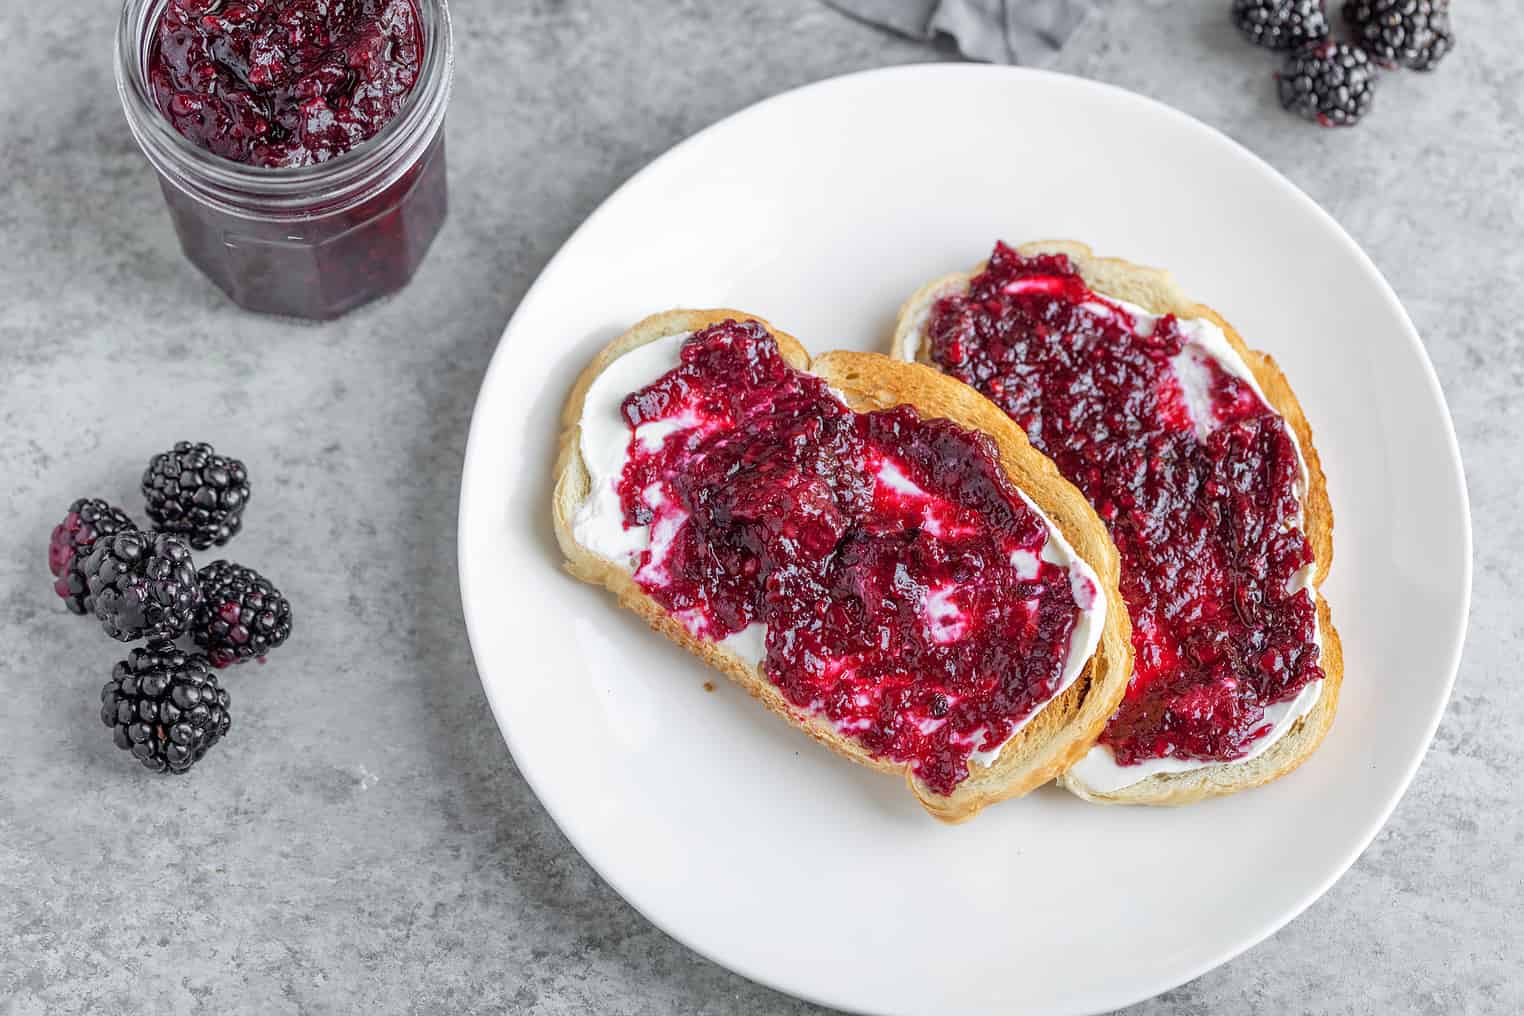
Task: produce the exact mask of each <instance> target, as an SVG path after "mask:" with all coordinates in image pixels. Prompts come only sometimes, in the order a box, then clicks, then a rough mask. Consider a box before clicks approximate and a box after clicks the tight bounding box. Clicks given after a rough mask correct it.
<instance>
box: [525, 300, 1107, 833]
mask: <svg viewBox="0 0 1524 1016" xmlns="http://www.w3.org/2000/svg"><path fill="white" fill-rule="evenodd" d="M727 319H736V320H754V321H757V322H759V323H760V324H762V325H763V326H764V327H766V328H767V329H768V331H769V332H770V333H771V334H772V335H773V337H774V338H775V339H776V340H777V342H778V348H779V350H780V351H781V352H782V355H783V358H784V359H785V360H786V361H787V362H788V363H789V364H790V365H791V366H793V367H796V368H798V369H800V370H807V371H809V372H811V373H813V374H815V375H818V376H819V377H822V378H824V379H825V380H826V381H827V382H828V383H829V384H830V385H831V386H832V387H833V388H835V389H836V390H837V391H839V392H841V393H842V394H843V395H844V396H845V398H846V400H847V402H848V403H849V404H850V405H851V407H852V408H853V409H855V410H858V411H860V412H862V411H869V410H874V409H882V408H888V407H890V406H895V405H899V404H902V403H908V404H910V405H912V406H914V407H915V408H916V409H917V410H918V411H919V412H920V413H921V415H922V416H923V417H928V418H930V417H945V418H947V419H949V420H952V421H954V422H956V423H958V424H960V425H962V426H964V427H966V428H969V429H973V430H981V431H984V432H985V433H986V434H988V435H989V436H990V437H991V438H992V439H993V440H994V442H995V445H996V447H997V448H998V450H999V453H1000V462H1001V465H1002V466H1003V467H1004V468H1005V470H1006V472H1007V474H1008V475H1009V476H1010V478H1011V480H1012V481H1013V482H1014V483H1015V484H1016V486H1017V487H1019V488H1020V489H1021V490H1022V491H1023V492H1024V493H1025V494H1026V495H1027V496H1028V497H1029V498H1031V500H1032V502H1033V503H1034V504H1036V505H1037V506H1038V507H1039V508H1040V509H1041V510H1042V511H1043V512H1045V513H1046V514H1047V516H1048V518H1049V519H1051V520H1052V521H1053V524H1054V525H1055V526H1057V527H1058V529H1059V531H1060V532H1061V533H1062V534H1063V536H1064V537H1065V539H1067V540H1068V541H1069V543H1070V545H1071V546H1072V547H1073V548H1074V550H1075V553H1076V554H1078V555H1079V557H1080V558H1081V559H1082V560H1084V561H1085V562H1086V563H1087V564H1088V565H1089V566H1090V567H1091V568H1092V569H1093V570H1094V572H1095V573H1096V575H1097V577H1098V578H1099V580H1100V583H1101V592H1102V593H1103V594H1104V596H1105V597H1106V604H1107V610H1106V615H1105V621H1104V624H1103V625H1102V631H1101V638H1100V643H1099V645H1098V647H1097V649H1096V651H1095V654H1094V655H1093V656H1092V657H1091V659H1090V662H1089V663H1088V664H1087V666H1086V667H1085V669H1084V670H1083V671H1082V672H1081V674H1080V676H1079V677H1078V678H1077V679H1076V680H1075V681H1074V683H1073V684H1072V685H1070V686H1069V687H1068V688H1067V689H1066V690H1065V691H1063V692H1062V693H1060V694H1059V695H1057V696H1055V697H1054V698H1053V699H1052V700H1050V701H1049V702H1048V703H1047V704H1046V705H1044V706H1043V707H1042V708H1041V709H1040V710H1039V712H1038V713H1037V714H1036V715H1035V716H1034V717H1032V719H1031V721H1030V722H1029V723H1027V725H1026V726H1025V727H1023V728H1022V729H1021V730H1020V731H1018V732H1017V734H1016V735H1015V736H1014V737H1012V738H1011V739H1010V740H1009V741H1008V742H1007V743H1006V744H1005V745H1004V747H1003V748H1002V749H1001V751H1000V753H999V755H998V756H997V757H996V758H995V759H994V760H993V761H992V763H991V764H990V765H988V766H981V765H979V764H977V763H971V764H970V774H969V776H968V777H967V778H966V779H965V780H963V782H962V783H960V784H959V785H958V786H957V787H956V788H955V790H954V791H953V793H951V794H949V795H941V794H938V793H936V792H934V791H933V790H931V788H929V787H927V786H926V785H925V784H923V783H922V782H921V781H920V780H919V779H917V778H916V777H915V775H914V773H913V772H912V771H911V769H910V766H909V765H908V764H905V763H897V762H894V761H891V760H889V759H885V758H878V757H874V756H873V755H870V754H869V753H868V752H867V751H866V750H864V749H863V747H862V746H861V745H859V744H858V743H857V742H856V741H855V740H852V739H850V738H848V737H844V736H843V735H842V734H840V733H839V732H838V731H837V730H836V728H835V727H834V726H833V725H832V724H831V723H830V721H829V720H827V719H826V718H824V717H822V716H819V715H814V714H808V713H805V712H803V711H801V710H800V709H798V708H796V707H794V706H793V705H792V704H791V703H790V702H789V701H788V700H787V699H786V698H785V697H784V696H783V694H782V693H781V692H780V691H779V690H778V689H777V687H776V686H775V685H774V684H773V683H772V682H771V681H769V680H768V679H767V676H766V675H765V674H764V673H763V669H762V666H761V665H757V666H752V665H750V664H749V663H747V662H746V661H744V660H743V659H741V658H740V657H738V656H736V655H735V654H734V653H731V652H729V651H728V650H726V649H725V648H723V647H722V646H720V645H718V644H717V643H714V642H711V641H708V640H706V639H702V638H699V637H696V636H694V635H693V634H692V633H690V632H689V631H688V629H687V628H685V627H684V626H683V625H682V624H681V623H680V622H679V621H678V620H677V619H676V618H675V617H673V616H672V615H671V614H669V613H668V612H667V611H666V610H665V609H664V608H663V607H661V605H659V604H658V603H657V602H656V601H655V600H653V599H652V598H651V597H649V596H648V595H647V594H646V593H645V592H644V591H643V590H642V589H641V588H640V587H639V586H638V585H637V584H636V582H635V580H634V579H633V577H632V576H631V575H630V573H629V572H627V571H625V570H624V569H623V568H622V567H620V566H619V565H618V564H616V563H615V562H613V561H611V560H610V559H608V558H606V557H603V556H601V555H599V554H597V553H594V552H593V551H591V550H589V549H588V548H587V547H585V546H583V545H581V544H579V543H578V542H577V539H576V536H575V534H574V530H573V520H574V519H575V517H576V514H577V510H578V508H579V506H580V505H581V504H582V503H583V502H584V501H585V500H586V499H587V497H588V496H589V483H590V480H589V476H588V472H587V468H586V464H585V463H584V461H583V458H582V452H581V429H582V428H581V420H582V415H583V404H584V402H585V400H586V398H587V393H588V389H589V388H590V387H591V386H592V383H593V380H594V379H595V378H596V377H597V376H598V375H599V374H600V373H601V372H602V371H603V370H605V369H606V368H607V367H608V366H609V364H611V363H612V362H613V361H614V360H615V359H617V358H618V357H620V356H622V355H624V354H625V353H627V352H629V351H630V350H633V349H636V348H638V347H640V346H642V345H645V344H646V343H648V342H653V341H655V340H657V339H660V338H662V337H664V336H669V335H676V334H681V333H684V332H694V331H698V330H700V329H702V328H705V327H707V326H708V325H711V324H715V323H718V322H720V321H724V320H727ZM651 380H655V379H654V378H652V379H651ZM562 422H563V424H564V427H565V429H564V430H563V432H562V434H561V446H560V455H559V457H558V458H557V461H556V467H555V468H556V482H555V493H554V506H553V508H554V516H555V530H556V537H557V539H558V540H559V541H560V543H561V549H562V551H563V552H564V553H565V555H566V569H567V570H568V571H569V572H571V573H572V574H573V575H574V576H576V577H577V578H579V579H582V580H583V581H584V582H590V583H592V584H594V585H600V586H603V587H604V588H606V589H608V590H609V591H610V592H612V593H614V595H615V596H617V597H618V598H619V602H620V603H621V604H623V605H624V606H626V607H628V608H629V609H631V610H633V611H635V612H636V613H637V614H639V615H640V616H641V617H642V618H644V619H645V621H646V622H647V623H648V624H649V625H650V626H651V627H652V628H654V629H656V630H657V631H658V632H660V633H662V634H663V635H665V636H667V637H668V638H669V639H671V640H672V641H674V642H676V643H677V644H678V645H681V646H682V647H683V648H685V649H687V650H688V651H689V652H691V653H693V654H694V655H695V656H697V657H699V658H700V659H701V660H703V661H704V662H705V663H707V664H709V665H710V666H711V667H714V668H715V669H716V670H719V671H722V672H723V673H724V674H725V675H726V676H728V677H729V678H731V679H732V680H733V681H735V682H736V683H737V684H739V685H740V686H741V687H743V688H745V689H746V690H747V691H748V692H750V693H751V695H752V697H754V698H756V699H758V700H759V701H761V702H762V704H763V705H765V706H767V708H769V709H771V710H772V711H773V712H775V713H777V714H778V715H779V716H782V717H783V718H784V719H786V720H788V721H789V722H790V723H792V724H794V725H795V726H797V727H799V728H800V729H802V730H804V731H805V732H806V733H808V734H809V735H810V736H812V737H814V738H815V739H816V740H817V741H819V742H821V743H822V744H824V745H825V746H826V747H828V748H830V749H832V750H833V751H835V752H837V753H838V754H840V755H843V756H845V757H847V758H849V759H851V760H852V761H854V762H858V763H861V764H862V765H865V766H868V767H869V768H872V769H877V770H879V771H881V772H885V773H895V774H899V775H902V776H903V777H904V778H905V779H906V781H907V783H908V784H909V787H910V790H911V792H912V793H913V794H914V795H915V796H916V798H917V799H918V800H919V801H920V803H921V804H922V805H923V806H924V807H925V808H926V810H927V811H929V812H930V813H931V814H932V815H934V816H936V817H937V818H939V819H942V820H943V821H946V822H962V821H965V820H967V819H970V818H972V817H973V816H974V815H976V814H978V812H979V811H980V809H982V808H983V807H984V806H985V805H988V804H992V803H994V802H996V801H1000V800H1004V799H1005V798H1008V797H1017V796H1020V795H1022V794H1025V793H1027V792H1028V791H1030V790H1032V789H1033V788H1035V787H1038V786H1041V785H1042V784H1044V783H1046V782H1048V781H1049V780H1051V779H1053V778H1054V777H1055V776H1057V775H1058V774H1059V773H1061V772H1063V771H1064V770H1065V769H1067V768H1068V767H1069V766H1070V765H1072V764H1073V763H1074V762H1075V761H1076V760H1078V759H1079V758H1080V757H1082V756H1083V755H1084V754H1085V752H1086V751H1087V750H1088V749H1089V748H1090V746H1091V745H1092V744H1093V743H1094V742H1095V739H1096V737H1098V736H1099V735H1100V732H1101V729H1102V727H1103V726H1104V725H1105V723H1106V720H1107V718H1108V717H1110V716H1111V714H1112V713H1113V712H1114V711H1115V709H1116V706H1117V703H1118V702H1119V701H1120V700H1121V696H1122V693H1123V691H1124V690H1125V689H1126V685H1127V678H1128V675H1129V674H1130V673H1131V670H1132V640H1131V629H1130V628H1129V625H1128V620H1127V611H1126V610H1125V609H1121V608H1120V606H1119V605H1120V604H1121V602H1122V600H1121V594H1120V593H1119V592H1118V591H1117V578H1118V574H1119V564H1118V558H1117V553H1116V548H1115V547H1114V546H1113V545H1112V543H1111V540H1110V539H1109V538H1108V537H1107V535H1106V530H1105V527H1104V526H1103V525H1102V524H1101V521H1100V519H1099V517H1098V516H1096V514H1095V512H1094V511H1093V510H1092V509H1091V508H1090V505H1089V504H1088V503H1087V502H1086V501H1085V499H1084V497H1083V496H1082V495H1081V494H1080V492H1079V491H1078V490H1077V489H1075V488H1074V487H1073V486H1072V485H1071V484H1070V483H1069V482H1068V481H1067V480H1065V479H1064V478H1063V477H1062V476H1060V475H1059V473H1058V470H1057V469H1056V468H1055V467H1054V465H1053V463H1051V462H1050V461H1048V459H1047V458H1045V457H1044V456H1042V455H1041V454H1039V453H1038V452H1037V451H1036V450H1035V449H1034V448H1032V446H1031V445H1030V444H1029V443H1028V442H1027V439H1026V435H1025V434H1023V433H1022V431H1021V428H1020V427H1018V426H1016V424H1015V423H1014V422H1012V420H1011V419H1010V418H1009V417H1007V416H1006V415H1005V414H1004V413H1002V412H1001V411H1000V410H999V409H998V408H997V407H996V406H995V405H994V404H993V403H991V402H989V401H988V400H987V399H985V398H984V397H983V396H981V395H980V394H978V393H977V392H975V391H974V390H973V389H971V388H968V387H966V386H964V385H962V384H960V383H959V382H957V381H954V380H953V379H951V378H949V377H946V376H945V375H943V374H941V373H939V372H937V371H935V370H932V369H930V368H929V367H923V366H921V365H918V364H905V363H898V362H896V361H894V360H891V359H890V358H889V357H886V356H882V355H879V354H875V353H846V352H837V353H827V354H825V355H824V356H820V357H817V358H815V359H813V360H812V359H811V358H810V356H809V354H808V353H806V352H805V350H804V347H803V346H801V345H800V344H799V341H798V340H797V339H795V338H794V337H793V336H792V335H789V334H787V333H785V332H781V331H779V330H777V329H776V328H773V327H772V326H771V325H769V324H768V323H767V322H766V321H764V320H762V319H761V318H758V317H756V316H755V315H751V314H744V313H742V312H740V311H736V310H671V311H666V312H664V313H660V314H655V315H652V316H651V317H648V318H646V319H645V320H644V321H641V322H640V323H639V324H637V325H635V326H634V327H633V328H631V329H630V330H629V331H627V332H625V333H624V334H623V335H621V336H619V337H618V338H616V339H615V340H614V341H612V342H611V343H609V345H608V346H607V347H605V348H604V349H603V351H602V352H600V353H599V354H598V355H597V356H595V357H594V358H593V361H592V363H591V364H589V365H588V367H587V369H586V370H585V371H584V372H583V373H582V376H581V377H580V378H578V380H577V383H576V385H574V386H573V388H572V391H571V396H570V397H569V398H568V399H567V403H566V408H565V410H564V412H563V414H562Z"/></svg>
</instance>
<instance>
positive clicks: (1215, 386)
mask: <svg viewBox="0 0 1524 1016" xmlns="http://www.w3.org/2000/svg"><path fill="white" fill-rule="evenodd" d="M1086 305H1088V306H1086ZM1145 332H1146V329H1144V328H1139V327H1137V326H1136V325H1135V322H1134V319H1133V317H1132V315H1130V314H1129V313H1128V312H1127V311H1125V310H1124V309H1122V308H1120V307H1118V306H1117V305H1115V304H1114V303H1112V302H1111V301H1108V300H1106V299H1105V298H1104V297H1101V296H1098V295H1097V294H1095V293H1093V292H1091V291H1090V289H1089V288H1088V287H1087V286H1086V285H1085V282H1084V280H1083V279H1081V278H1080V276H1079V274H1078V273H1077V272H1076V271H1075V270H1074V268H1073V266H1072V265H1071V263H1070V262H1069V260H1068V259H1067V258H1065V257H1063V256H1061V255H1052V256H1039V257H1032V258H1027V257H1022V256H1021V255H1019V254H1017V253H1016V252H1015V251H1013V250H1011V249H1010V248H1009V247H1007V246H1005V245H1004V244H999V245H997V246H996V248H995V253H994V255H993V256H992V257H991V258H990V261H989V265H988V267H987V269H986V270H985V271H984V272H983V273H982V274H980V275H979V276H977V277H976V278H975V279H974V280H973V283H972V285H971V286H970V288H969V291H968V292H967V293H961V294H957V295H951V296H947V297H944V298H942V299H941V300H939V301H938V302H937V303H936V305H935V307H934V308H933V311H932V315H931V318H930V322H929V324H928V336H929V338H930V352H931V357H932V359H933V361H934V362H935V363H936V364H937V365H938V366H940V367H941V368H942V369H943V370H944V371H946V372H947V373H949V374H952V375H953V376H954V377H957V378H959V379H960V380H962V381H964V382H966V383H967V384H970V385H973V386H974V387H975V388H977V389H979V390H980V391H981V392H983V393H984V394H985V395H987V396H989V397H990V399H992V400H993V401H994V402H996V403H997V404H999V405H1000V406H1001V407H1002V408H1003V409H1004V410H1005V411H1006V412H1007V413H1009V414H1010V415H1011V416H1012V417H1013V418H1014V419H1015V420H1016V422H1017V423H1019V424H1021V425H1022V427H1024V428H1025V429H1026V431H1027V436H1028V437H1030V438H1031V440H1032V443H1033V444H1034V445H1036V446H1037V447H1038V448H1039V449H1041V450H1042V451H1043V452H1045V453H1046V454H1047V455H1048V456H1049V457H1050V458H1052V459H1053V460H1054V462H1056V463H1057V464H1058V468H1059V469H1060V470H1061V471H1062V472H1063V474H1064V475H1065V476H1066V477H1068V478H1069V479H1070V480H1071V481H1072V482H1073V483H1074V484H1075V485H1076V486H1077V487H1079V489H1080V490H1081V491H1083V492H1084V494H1085V496H1086V497H1087V498H1089V499H1090V503H1091V504H1092V505H1094V506H1095V508H1096V510H1097V512H1099V513H1100V515H1101V518H1102V519H1104V520H1105V521H1106V523H1107V525H1108V526H1109V527H1110V530H1111V535H1112V538H1113V539H1114V540H1115V542H1116V545H1117V549H1118V550H1119V551H1120V552H1121V559H1122V596H1123V598H1124V599H1125V600H1126V601H1127V606H1128V610H1129V612H1130V613H1131V615H1132V624H1133V648H1134V650H1135V651H1136V656H1137V658H1136V663H1135V665H1134V671H1133V676H1132V681H1131V683H1130V685H1129V686H1128V689H1127V694H1126V697H1125V698H1124V700H1123V702H1122V705H1121V707H1120V709H1119V710H1118V711H1117V714H1116V715H1115V716H1114V717H1113V718H1112V719H1111V722H1110V724H1109V725H1108V726H1107V728H1106V730H1105V733H1104V734H1103V735H1102V738H1101V740H1102V743H1104V744H1107V745H1109V746H1110V747H1111V750H1112V752H1113V754H1114V755H1115V757H1116V760H1117V762H1118V763H1119V764H1121V765H1131V764H1134V763H1136V762H1139V761H1142V760H1144V759H1152V758H1163V757H1167V756H1169V757H1174V758H1181V759H1199V760H1204V761H1207V760H1209V761H1228V760H1232V759H1235V758H1239V757H1241V756H1242V755H1244V754H1245V753H1246V752H1247V751H1248V749H1249V747H1250V744H1251V742H1253V741H1254V740H1255V739H1256V738H1258V737H1261V736H1263V735H1264V734H1265V733H1267V732H1268V729H1269V725H1268V724H1267V723H1266V721H1265V707H1266V706H1268V705H1271V704H1273V703H1276V702H1283V701H1286V700H1288V699H1290V698H1291V697H1293V696H1294V695H1296V694H1297V693H1298V692H1299V691H1301V689H1302V688H1303V687H1305V686H1306V685H1307V684H1308V683H1310V682H1312V681H1317V680H1320V679H1321V678H1322V677H1323V672H1322V670H1321V669H1319V666H1318V654H1319V650H1318V645H1317V642H1316V637H1315V635H1316V620H1315V615H1314V605H1313V601H1312V597H1311V594H1310V593H1309V592H1308V591H1306V590H1298V591H1296V592H1294V593H1288V592H1287V588H1288V584H1289V583H1290V582H1291V581H1292V578H1293V575H1294V573H1295V572H1296V571H1297V570H1298V569H1300V568H1302V567H1303V566H1304V565H1306V564H1309V563H1310V562H1311V561H1312V551H1311V548H1310V546H1309V545H1308V542H1307V540H1306V538H1305V536H1304V535H1303V533H1302V531H1301V529H1300V528H1299V525H1298V524H1297V523H1298V519H1299V512H1300V508H1299V502H1298V499H1297V498H1298V487H1299V484H1300V464H1299V461H1298V458H1297V453H1296V447H1295V445H1294V444H1293V440H1292V438H1291V436H1290V432H1289V431H1288V429H1287V427H1286V424H1285V422H1284V421H1283V420H1282V419H1281V417H1280V416H1278V415H1277V414H1276V413H1275V412H1274V410H1272V409H1271V408H1270V407H1269V406H1267V405H1265V403H1264V402H1263V401H1262V400H1261V398H1260V397H1259V395H1258V394H1257V393H1256V392H1255V391H1254V390H1253V389H1252V388H1251V387H1250V386H1249V385H1248V384H1246V383H1245V382H1243V381H1242V380H1240V379H1239V378H1237V377H1235V376H1233V375H1232V374H1230V373H1228V372H1227V371H1225V370H1223V369H1222V368H1221V367H1220V366H1219V365H1218V364H1217V362H1216V361H1215V360H1212V359H1211V358H1210V357H1205V356H1196V355H1193V354H1190V353H1187V354H1186V355H1187V356H1188V357H1189V361H1188V362H1187V365H1186V368H1185V369H1188V370H1194V371H1196V372H1198V373H1196V375H1195V376H1196V377H1199V378H1203V379H1204V382H1205V386H1206V391H1205V400H1204V401H1205V405H1200V406H1198V410H1197V414H1196V415H1198V416H1199V415H1208V416H1210V420H1209V421H1200V420H1197V419H1195V418H1194V417H1193V413H1192V409H1191V407H1190V405H1189V404H1188V403H1187V399H1186V392H1185V389H1184V388H1183V387H1182V385H1181V381H1180V375H1179V373H1178V372H1177V370H1176V368H1175V366H1174V365H1172V360H1173V359H1174V358H1175V357H1177V356H1179V355H1180V354H1181V352H1182V349H1183V348H1184V346H1185V340H1184V338H1183V337H1182V335H1181V332H1180V328H1179V325H1178V323H1177V322H1176V320H1175V318H1173V317H1169V316H1166V317H1164V318H1161V319H1160V320H1159V321H1158V322H1157V324H1156V325H1155V327H1154V328H1153V329H1152V331H1151V332H1147V333H1146V334H1145ZM1200 372H1205V373H1200ZM1198 426H1200V429H1201V430H1204V431H1206V433H1205V436H1204V437H1203V436H1199V434H1198Z"/></svg>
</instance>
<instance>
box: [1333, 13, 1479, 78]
mask: <svg viewBox="0 0 1524 1016" xmlns="http://www.w3.org/2000/svg"><path fill="white" fill-rule="evenodd" d="M1344 20H1345V21H1346V22H1347V23H1348V24H1349V28H1350V31H1351V32H1352V33H1353V34H1354V37H1355V45H1357V46H1359V47H1360V48H1361V49H1363V50H1365V51H1366V52H1367V53H1369V54H1370V56H1371V59H1372V60H1375V61H1376V62H1377V63H1379V64H1381V65H1382V66H1383V67H1396V66H1397V65H1399V64H1400V65H1402V66H1403V67H1407V68H1410V69H1411V70H1415V71H1427V70H1433V69H1434V65H1435V64H1437V63H1439V61H1440V60H1441V59H1442V58H1443V57H1444V55H1445V54H1446V53H1448V52H1450V50H1451V49H1452V48H1453V47H1454V45H1455V37H1454V36H1453V35H1451V34H1450V0H1345V3H1344Z"/></svg>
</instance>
